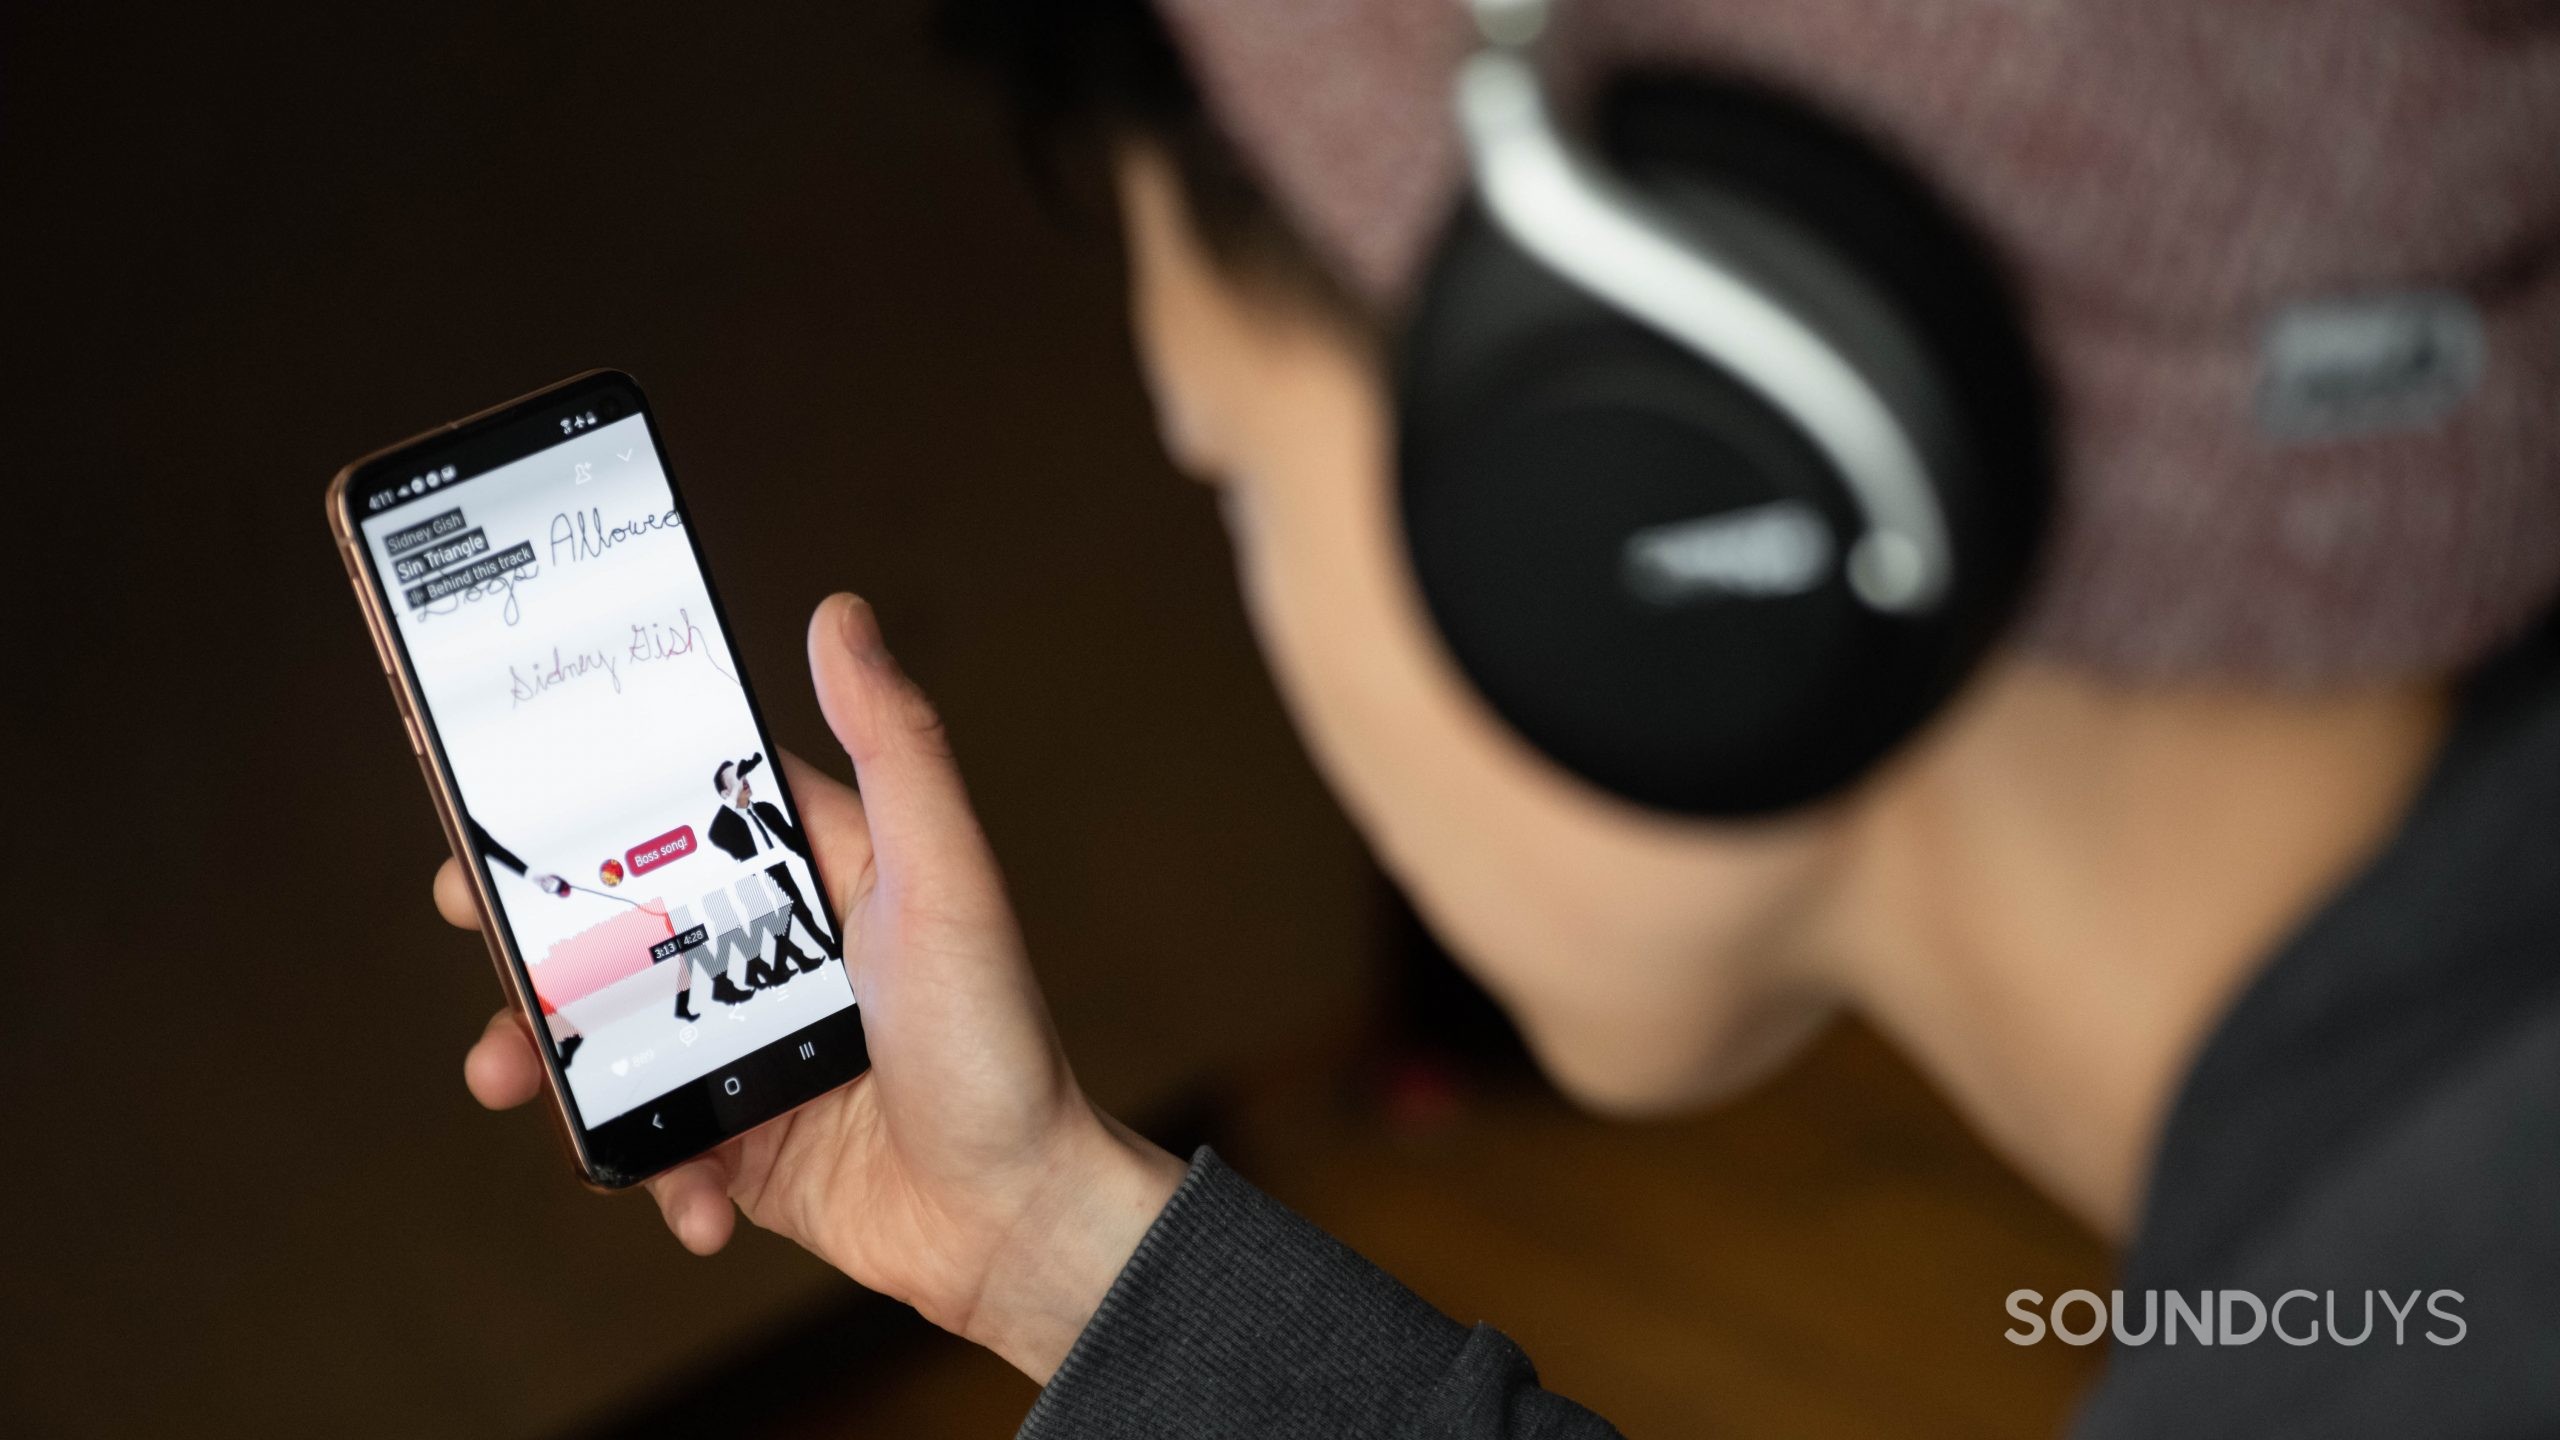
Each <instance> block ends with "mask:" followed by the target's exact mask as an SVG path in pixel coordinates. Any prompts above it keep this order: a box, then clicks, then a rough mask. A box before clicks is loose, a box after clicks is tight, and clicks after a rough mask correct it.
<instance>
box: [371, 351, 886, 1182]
mask: <svg viewBox="0 0 2560 1440" xmlns="http://www.w3.org/2000/svg"><path fill="white" fill-rule="evenodd" d="M520 408H521V410H522V413H513V414H510V415H506V416H502V417H499V419H498V420H496V421H494V422H491V423H487V424H482V425H479V426H477V427H476V428H475V429H473V430H472V431H470V432H469V433H465V434H461V435H457V436H456V437H455V438H454V439H452V440H450V441H446V442H443V443H441V444H439V443H434V442H429V443H427V444H423V445H420V446H416V447H412V448H410V449H408V450H405V451H402V452H399V453H397V454H395V455H393V456H391V457H388V459H389V462H390V463H389V465H388V466H386V465H385V464H383V463H382V462H375V463H374V464H372V465H371V466H370V467H368V469H367V470H366V472H364V473H363V474H362V476H361V477H360V479H359V480H358V482H357V483H355V484H354V485H351V486H350V488H349V490H348V493H347V498H346V502H345V503H346V504H347V505H348V506H349V507H350V510H351V513H352V516H353V518H354V521H355V530H356V532H357V535H358V537H359V543H360V544H361V546H362V547H363V549H364V552H365V556H366V558H367V560H368V561H369V562H370V563H369V569H370V571H371V580H372V583H373V584H374V585H375V586H376V587H378V594H379V597H380V600H381V603H382V606H383V610H384V613H385V615H386V616H387V618H388V620H389V628H390V629H391V630H392V631H393V632H394V635H395V637H396V643H397V645H398V646H399V648H400V650H401V651H402V653H403V654H404V656H405V658H406V661H407V669H408V671H409V674H410V676H411V679H412V684H413V686H414V689H413V694H414V696H415V699H414V701H413V708H414V709H415V710H416V712H417V717H418V720H419V722H420V729H421V732H422V739H423V740H424V743H426V744H429V745H432V746H434V747H435V749H436V751H437V752H438V754H439V755H440V758H441V761H442V766H443V770H444V773H445V774H446V775H447V776H448V777H449V779H450V783H451V791H452V796H451V798H452V801H453V803H454V804H455V806H456V808H457V810H458V812H459V813H458V816H457V818H458V819H459V821H460V822H461V828H462V831H463V834H464V837H465V842H466V844H467V846H468V848H469V850H470V851H471V859H472V860H473V861H474V862H475V863H476V864H477V865H478V866H479V867H480V869H481V873H482V875H483V877H484V882H485V883H486V885H487V886H488V893H489V895H490V896H491V898H492V900H493V901H494V904H495V907H496V909H497V911H498V912H499V918H500V919H501V921H502V922H503V925H504V928H505V931H506V934H505V936H504V937H503V938H504V941H505V946H504V948H505V951H506V952H507V953H506V958H507V960H508V961H509V962H510V963H513V964H516V965H518V966H519V967H520V970H519V972H518V973H519V982H520V984H521V985H522V986H523V988H524V990H525V991H526V993H528V994H529V995H531V996H532V997H534V998H535V999H536V1000H537V1001H538V1004H539V1009H540V1012H541V1020H542V1027H541V1028H542V1030H543V1031H544V1032H545V1033H544V1034H543V1035H542V1036H541V1038H542V1040H544V1041H545V1042H546V1043H547V1046H548V1049H549V1052H550V1061H551V1063H552V1065H553V1066H554V1072H555V1075H556V1076H557V1078H558V1079H559V1080H560V1081H561V1082H562V1083H563V1087H564V1089H565V1093H566V1096H567V1099H568V1100H569V1102H570V1111H571V1118H572V1122H573V1126H574V1128H576V1129H578V1130H579V1131H581V1132H582V1136H581V1139H582V1146H583V1148H585V1149H587V1150H588V1151H589V1153H588V1154H587V1155H586V1156H584V1157H583V1158H584V1159H585V1160H586V1162H587V1167H588V1169H589V1171H590V1173H591V1174H593V1175H595V1176H596V1177H597V1178H599V1179H601V1180H604V1181H605V1182H606V1183H619V1181H620V1180H622V1179H636V1178H638V1177H640V1176H641V1175H645V1174H647V1173H650V1172H651V1171H653V1170H655V1169H658V1168H663V1165H664V1164H667V1163H672V1162H673V1161H674V1160H676V1159H681V1158H683V1156H684V1155H686V1154H689V1153H692V1152H693V1151H694V1150H698V1149H701V1148H704V1147H705V1146H707V1145H708V1144H712V1143H716V1142H717V1141H718V1140H719V1139H721V1138H724V1137H725V1136H726V1135H728V1134H732V1133H735V1132H737V1131H739V1130H743V1129H745V1128H747V1127H748V1126H750V1125H752V1124H754V1123H757V1122H758V1121H760V1120H762V1119H765V1118H769V1117H770V1116H771V1115H774V1114H779V1113H780V1112H781V1111H782V1110H783V1109H787V1108H789V1107H790V1106H791V1105H793V1104H796V1103H798V1102H799V1101H800V1100H803V1099H806V1098H808V1097H809V1096H810V1095H813V1094H816V1093H819V1092H820V1091H822V1090H824V1089H826V1088H829V1087H830V1086H832V1085H834V1084H836V1083H840V1082H841V1081H842V1080H844V1079H846V1078H849V1077H850V1076H851V1075H852V1074H854V1073H858V1072H859V1070H860V1069H861V1068H862V1064H863V1055H862V1042H861V1032H860V1025H859V1021H858V1019H856V1017H855V1016H854V1014H853V1005H854V994H853V988H852V985H851V983H850V982H849V980H848V978H847V976H846V973H845V966H844V959H843V943H842V933H841V930H840V929H839V922H838V918H837V916H836V915H835V914H834V913H833V910H832V907H831V906H830V905H829V904H828V902H827V900H826V897H825V893H824V890H823V888H822V887H821V886H820V885H819V883H818V879H817V874H816V871H815V869H814V868H813V866H812V864H811V859H810V850H809V844H808V840H807V837H806V833H805V825H804V821H803V818H802V816H801V815H800V813H799V811H798V809H797V807H796V806H795V805H794V803H793V800H792V797H791V795H790V793H789V791H788V788H787V786H786V785H785V784H784V782H783V779H782V776H781V774H780V773H779V772H780V768H781V767H780V764H779V761H778V759H777V752H776V750H775V748H774V746H773V743H772V741H771V740H770V739H769V738H768V736H767V735H766V733H765V729H764V726H763V724H762V722H761V719H760V718H759V716H758V714H757V711H756V707H755V703H754V700H753V697H752V694H751V693H750V691H749V689H748V687H747V685H746V683H745V679H744V676H743V675H742V673H741V671H740V668H739V664H738V656H737V652H736V649H735V647H734V646H732V645H731V643H730V640H729V636H728V633H727V630H726V628H725V627H724V626H723V624H722V620H721V611H720V607H719V605H718V604H717V603H716V601H715V600H714V599H713V596H712V592H711V588H710V584H709V582H708V580H707V579H706V577H705V574H704V569H703V565H702V561H701V554H700V549H699V547H698V546H697V544H696V542H695V537H694V535H693V532H692V528H691V526H690V525H689V524H688V523H687V520H686V515H685V511H684V507H683V506H682V504H681V503H680V502H679V500H678V498H677V495H676V493H675V490H674V487H673V485H672V484H671V482H670V480H669V478H668V473H667V468H666V464H665V461H664V458H663V456H662V455H661V453H660V450H659V446H658V443H657V438H656V436H655V434H654V433H653V430H652V425H651V420H650V416H649V413H648V410H647V406H646V404H645V402H644V401H642V400H641V399H640V397H639V395H638V392H637V390H636V388H635V387H631V386H630V384H629V382H628V381H627V380H623V379H621V378H620V377H613V379H612V380H610V381H606V382H600V383H590V384H588V385H586V386H583V387H580V386H576V385H574V384H573V385H572V386H570V387H563V389H562V390H560V391H558V392H554V394H553V396H552V397H551V398H550V399H549V400H548V403H544V401H543V397H537V398H536V400H535V401H531V402H525V404H524V405H523V406H522V407H520Z"/></svg>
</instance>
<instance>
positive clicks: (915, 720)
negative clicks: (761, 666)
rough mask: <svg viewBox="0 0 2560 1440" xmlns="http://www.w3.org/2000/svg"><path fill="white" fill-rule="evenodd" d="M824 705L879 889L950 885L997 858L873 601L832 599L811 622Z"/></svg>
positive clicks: (813, 667)
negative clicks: (884, 634)
mask: <svg viewBox="0 0 2560 1440" xmlns="http://www.w3.org/2000/svg"><path fill="white" fill-rule="evenodd" d="M809 674H810V676H811V678H812V679H813V680H814V681H815V682H816V684H817V690H818V709H819V710H820V711H821V712H822V713H824V714H825V716H826V717H827V726H828V728H829V729H831V730H833V731H835V735H836V740H837V742H838V743H840V744H842V745H843V746H844V751H845V754H847V755H849V756H851V757H852V759H853V773H854V780H855V783H856V784H857V785H858V786H859V787H860V789H861V791H862V805H863V812H864V814H865V816H866V817H867V819H868V820H869V823H870V828H871V844H872V850H873V861H872V863H873V865H874V866H875V867H876V869H877V871H878V873H879V878H880V881H881V883H882V884H884V885H887V886H891V887H893V888H894V887H896V886H898V885H899V884H900V883H901V880H902V878H904V879H905V880H906V881H908V882H910V883H912V882H913V881H915V880H917V879H924V880H927V881H931V882H934V883H950V882H954V881H963V880H968V879H976V878H978V877H979V876H980V875H981V874H986V873H991V872H992V871H993V868H994V862H993V859H992V857H991V856H990V854H989V852H988V850H987V842H986V837H985V835H984V834H983V833H982V832H981V831H980V830H979V828H978V820H977V816H976V815H975V814H974V813H973V812H972V811H971V810H970V809H969V795H968V792H967V790H966V789H965V788H963V786H962V785H961V783H960V768H959V766H958V765H957V764H956V763H955V762H954V761H953V759H952V756H951V745H950V741H949V739H948V738H947V737H946V736H945V735H944V733H943V728H942V719H941V717H940V716H939V715H937V714H935V713H934V708H933V703H932V702H931V701H929V700H927V699H926V698H925V696H924V692H923V691H921V690H919V689H917V688H916V685H915V682H914V681H912V680H910V679H908V678H907V674H906V672H905V671H904V670H902V669H900V668H899V667H898V662H897V660H896V659H895V658H893V657H892V656H891V655H890V654H889V649H888V646H887V645H886V644H885V643H884V642H883V641H882V640H881V638H880V622H879V620H878V618H877V617H876V616H875V615H874V614H873V613H872V609H871V605H870V602H868V601H866V600H864V599H863V598H862V597H860V596H858V595H830V596H828V597H827V599H826V600H825V602H824V603H822V604H820V605H819V606H818V613H817V614H816V615H814V616H812V617H810V620H809Z"/></svg>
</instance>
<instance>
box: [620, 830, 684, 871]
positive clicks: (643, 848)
mask: <svg viewBox="0 0 2560 1440" xmlns="http://www.w3.org/2000/svg"><path fill="white" fill-rule="evenodd" d="M692 853H693V827H692V826H690V825H679V826H677V827H676V828H674V829H673V830H670V831H668V832H667V833H666V834H664V835H661V836H659V837H657V838H656V839H654V840H643V841H641V842H640V843H639V844H637V845H634V846H632V847H631V850H630V852H629V853H628V854H626V855H624V856H623V857H622V858H623V859H625V860H628V861H630V862H631V873H632V874H634V875H646V874H648V873H649V872H650V871H652V870H655V869H657V868H658V867H659V866H661V865H664V864H666V863H668V862H669V861H672V860H681V859H683V858H684V857H686V856H687V855H690V854H692Z"/></svg>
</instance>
